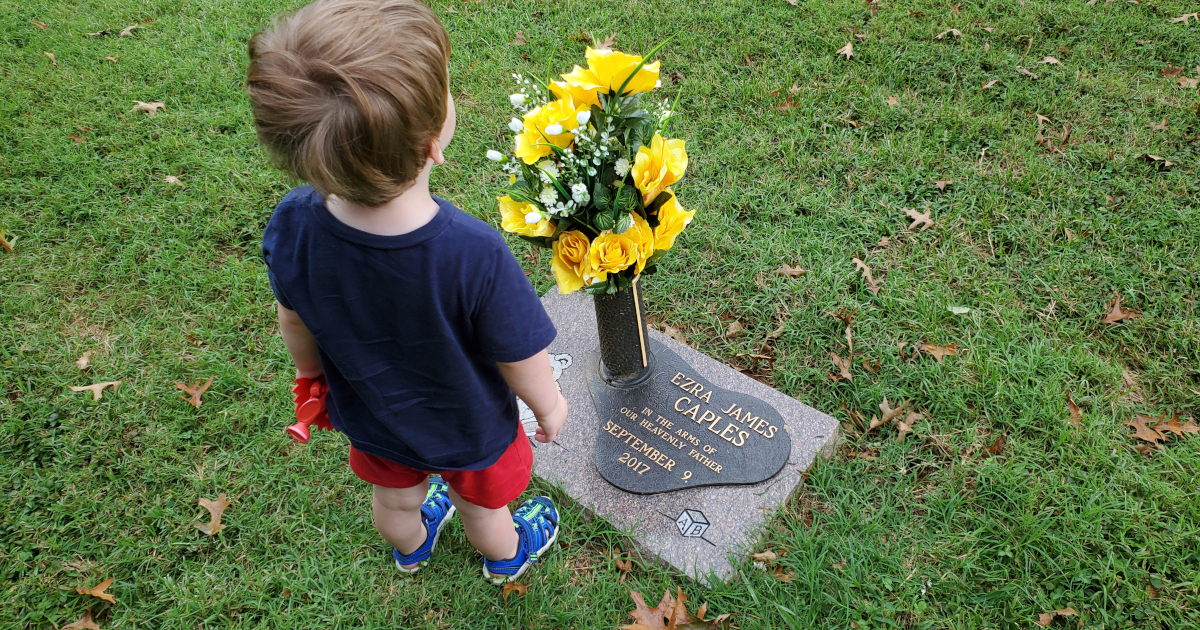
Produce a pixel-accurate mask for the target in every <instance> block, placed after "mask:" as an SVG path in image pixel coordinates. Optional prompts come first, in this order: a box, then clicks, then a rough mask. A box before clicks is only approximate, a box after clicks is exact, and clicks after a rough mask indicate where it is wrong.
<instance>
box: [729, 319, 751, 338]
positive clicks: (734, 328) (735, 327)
mask: <svg viewBox="0 0 1200 630" xmlns="http://www.w3.org/2000/svg"><path fill="white" fill-rule="evenodd" d="M744 332H746V327H745V326H743V325H742V322H739V321H738V320H736V319H735V320H733V321H731V322H729V326H727V327H726V328H725V336H726V337H733V336H735V335H740V334H742V333H744Z"/></svg>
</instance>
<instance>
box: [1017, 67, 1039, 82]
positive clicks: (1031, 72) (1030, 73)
mask: <svg viewBox="0 0 1200 630" xmlns="http://www.w3.org/2000/svg"><path fill="white" fill-rule="evenodd" d="M1017 72H1020V73H1021V74H1023V75H1025V76H1027V77H1033V78H1034V79H1037V78H1038V75H1036V74H1034V73H1033V71H1032V70H1027V69H1025V68H1022V67H1021V66H1017Z"/></svg>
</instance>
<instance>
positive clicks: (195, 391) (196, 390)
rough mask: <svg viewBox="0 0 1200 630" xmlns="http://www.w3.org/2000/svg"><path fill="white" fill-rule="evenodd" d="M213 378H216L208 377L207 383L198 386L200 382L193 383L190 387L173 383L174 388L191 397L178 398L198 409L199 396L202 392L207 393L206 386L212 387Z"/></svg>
mask: <svg viewBox="0 0 1200 630" xmlns="http://www.w3.org/2000/svg"><path fill="white" fill-rule="evenodd" d="M214 378H216V377H214V376H210V377H208V381H207V382H206V383H204V384H203V385H201V384H200V381H196V382H195V383H192V384H191V385H184V384H183V383H180V382H179V381H175V387H177V388H179V389H182V390H183V391H185V392H187V393H189V394H191V395H192V397H191V398H188V397H187V396H182V395H181V396H180V398H182V399H183V400H186V401H188V404H190V405H191V406H193V407H196V408H197V409H199V408H200V405H201V401H200V394H203V393H204V392H206V391H208V386H209V385H212V382H213V379H214Z"/></svg>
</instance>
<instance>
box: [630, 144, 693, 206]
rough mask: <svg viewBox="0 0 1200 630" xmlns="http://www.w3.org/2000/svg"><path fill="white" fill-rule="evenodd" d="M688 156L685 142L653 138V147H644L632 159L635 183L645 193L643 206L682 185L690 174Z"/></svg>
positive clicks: (643, 194) (651, 145)
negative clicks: (680, 179)
mask: <svg viewBox="0 0 1200 630" xmlns="http://www.w3.org/2000/svg"><path fill="white" fill-rule="evenodd" d="M687 164H688V156H687V151H685V150H684V148H683V140H663V137H662V136H661V135H659V134H657V133H656V134H654V138H653V139H652V140H651V141H650V146H648V147H647V146H645V145H643V146H642V148H640V149H638V152H637V155H636V156H635V157H634V158H633V168H632V169H631V170H630V172H631V173H633V182H634V183H635V184H637V187H638V190H640V191H642V202H643V203H646V204H649V203H651V202H653V201H654V198H655V197H657V196H658V193H660V192H662V191H663V189H665V188H666V187H667V186H670V185H671V184H674V183H675V182H677V181H679V178H681V177H683V172H684V171H686V170H687Z"/></svg>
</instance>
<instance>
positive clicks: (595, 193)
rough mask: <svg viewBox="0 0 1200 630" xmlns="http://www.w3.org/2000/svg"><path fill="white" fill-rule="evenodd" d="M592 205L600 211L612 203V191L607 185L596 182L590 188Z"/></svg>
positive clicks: (606, 208)
mask: <svg viewBox="0 0 1200 630" xmlns="http://www.w3.org/2000/svg"><path fill="white" fill-rule="evenodd" d="M592 205H594V206H596V208H598V209H599V210H601V211H604V210H608V209H609V207H610V206H611V205H612V192H611V191H610V190H609V189H608V186H605V185H604V184H602V183H600V182H596V186H595V187H593V188H592Z"/></svg>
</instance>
